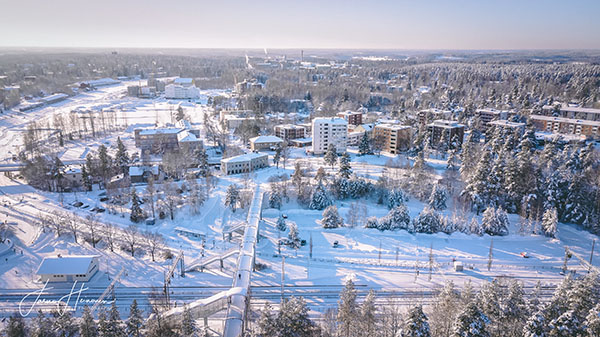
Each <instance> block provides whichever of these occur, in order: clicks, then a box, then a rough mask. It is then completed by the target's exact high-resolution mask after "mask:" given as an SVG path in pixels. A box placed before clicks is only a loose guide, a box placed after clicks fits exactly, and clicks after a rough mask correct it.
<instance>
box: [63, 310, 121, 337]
mask: <svg viewBox="0 0 600 337" xmlns="http://www.w3.org/2000/svg"><path fill="white" fill-rule="evenodd" d="M77 330H78V327H77V324H76V323H75V320H74V319H73V315H72V314H71V311H69V310H64V311H58V310H55V311H53V312H52V332H54V334H55V335H56V336H61V337H63V336H64V337H71V336H73V337H74V336H76V335H77ZM113 336H117V337H124V336H123V335H117V334H115V335H113Z"/></svg>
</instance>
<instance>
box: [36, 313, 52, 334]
mask: <svg viewBox="0 0 600 337" xmlns="http://www.w3.org/2000/svg"><path fill="white" fill-rule="evenodd" d="M32 323H33V327H32V330H33V331H32V334H31V335H32V337H53V336H54V333H53V330H52V320H51V319H50V318H47V317H46V315H44V312H43V311H41V310H39V311H38V313H37V316H36V317H35V318H34V319H33V322H32Z"/></svg>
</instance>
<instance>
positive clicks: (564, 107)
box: [542, 105, 600, 114]
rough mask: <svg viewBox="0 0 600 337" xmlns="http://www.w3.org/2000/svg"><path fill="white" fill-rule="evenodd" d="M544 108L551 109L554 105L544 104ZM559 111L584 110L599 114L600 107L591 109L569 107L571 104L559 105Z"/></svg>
mask: <svg viewBox="0 0 600 337" xmlns="http://www.w3.org/2000/svg"><path fill="white" fill-rule="evenodd" d="M542 109H544V110H553V109H554V107H553V106H551V105H544V107H543V108H542ZM560 110H561V111H572V112H585V113H592V114H600V109H593V108H580V107H571V106H564V105H563V106H561V107H560Z"/></svg>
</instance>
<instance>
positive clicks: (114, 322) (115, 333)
mask: <svg viewBox="0 0 600 337" xmlns="http://www.w3.org/2000/svg"><path fill="white" fill-rule="evenodd" d="M122 323H123V322H122V321H121V316H120V315H119V309H118V308H117V304H116V301H112V304H111V306H110V310H109V311H108V321H107V327H108V330H107V331H106V332H105V333H106V334H103V336H111V337H124V336H125V329H123V326H122Z"/></svg>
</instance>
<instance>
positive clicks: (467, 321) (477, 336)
mask: <svg viewBox="0 0 600 337" xmlns="http://www.w3.org/2000/svg"><path fill="white" fill-rule="evenodd" d="M488 323H489V319H488V318H487V316H486V315H484V314H483V313H482V312H481V310H479V308H478V307H477V305H476V304H475V302H470V303H469V304H467V306H466V307H465V308H464V310H463V311H461V312H460V314H459V315H458V317H457V318H456V322H455V323H454V328H453V332H452V337H489V336H490V334H489V333H488V331H487V329H486V326H487V324H488Z"/></svg>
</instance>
